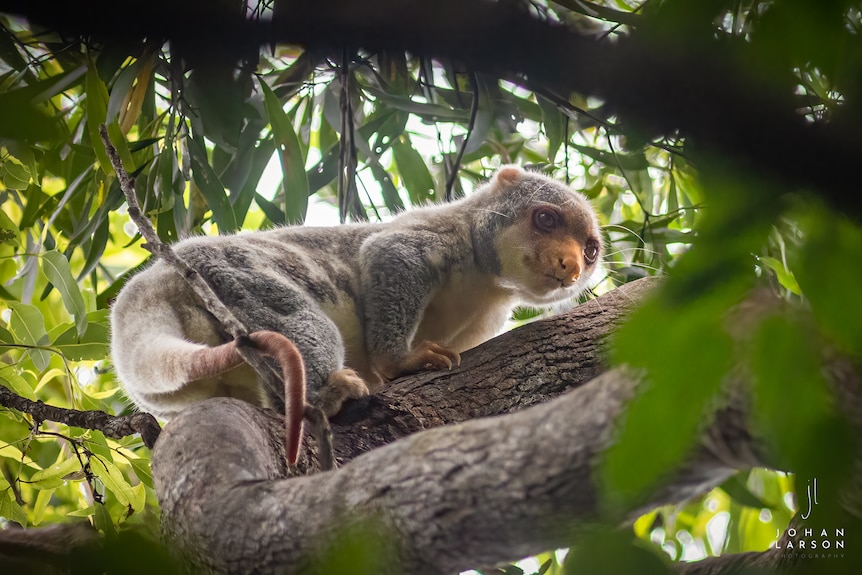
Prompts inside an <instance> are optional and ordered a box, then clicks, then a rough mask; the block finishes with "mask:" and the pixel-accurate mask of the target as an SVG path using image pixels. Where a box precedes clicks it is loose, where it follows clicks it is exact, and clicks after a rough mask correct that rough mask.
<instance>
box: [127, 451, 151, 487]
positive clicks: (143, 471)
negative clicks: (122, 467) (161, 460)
mask: <svg viewBox="0 0 862 575" xmlns="http://www.w3.org/2000/svg"><path fill="white" fill-rule="evenodd" d="M127 459H128V460H129V465H131V466H132V469H134V470H135V475H136V476H137V477H138V479H140V480H141V483H143V484H144V485H146V486H147V487H150V488H152V487H153V472H152V471H151V470H150V460H149V458H147V459H144V458H139V459H135V458H133V457H128V458H127Z"/></svg>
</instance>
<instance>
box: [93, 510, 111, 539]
mask: <svg viewBox="0 0 862 575" xmlns="http://www.w3.org/2000/svg"><path fill="white" fill-rule="evenodd" d="M90 514H91V515H93V525H94V526H95V527H96V529H98V530H99V531H101V532H102V533H104V534H105V538H106V539H108V540H109V541H115V540H116V537H117V529H116V528H115V527H114V520H113V519H111V514H110V513H108V508H107V506H105V505H104V504H101V503H97V504H96V505H95V506H94V509H93V510H92V512H91V513H90Z"/></svg>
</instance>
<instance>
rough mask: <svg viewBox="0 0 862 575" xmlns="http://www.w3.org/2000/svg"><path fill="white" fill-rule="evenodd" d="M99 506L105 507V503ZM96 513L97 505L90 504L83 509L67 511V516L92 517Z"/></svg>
mask: <svg viewBox="0 0 862 575" xmlns="http://www.w3.org/2000/svg"><path fill="white" fill-rule="evenodd" d="M99 507H104V505H100V506H99ZM95 513H96V507H95V506H94V505H90V506H89V507H84V508H83V509H76V510H75V511H70V512H68V513H66V516H67V517H90V516H92V515H94V514H95Z"/></svg>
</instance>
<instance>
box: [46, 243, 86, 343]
mask: <svg viewBox="0 0 862 575" xmlns="http://www.w3.org/2000/svg"><path fill="white" fill-rule="evenodd" d="M42 271H43V272H44V274H45V276H47V278H48V281H50V282H51V283H52V284H54V287H55V288H57V291H59V292H60V295H61V296H62V298H63V305H64V306H66V311H68V312H69V313H70V314H71V315H72V316H74V318H75V326H76V327H77V328H78V337H84V334H85V333H86V332H87V307H86V305H85V304H84V297H83V296H82V295H81V290H80V289H78V284H77V283H76V282H75V278H74V277H72V271H71V269H69V260H67V259H66V257H65V256H64V255H63V254H61V253H60V252H58V251H56V250H51V251H49V252H45V253H44V254H43V255H42Z"/></svg>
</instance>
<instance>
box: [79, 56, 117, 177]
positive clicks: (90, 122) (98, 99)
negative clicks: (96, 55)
mask: <svg viewBox="0 0 862 575" xmlns="http://www.w3.org/2000/svg"><path fill="white" fill-rule="evenodd" d="M84 85H85V89H86V91H87V131H88V132H89V134H90V143H91V145H92V146H93V151H94V152H95V153H96V159H98V161H99V166H101V168H102V171H103V172H105V173H106V174H113V173H114V168H113V167H111V160H110V159H109V158H108V153H107V152H106V151H105V147H104V146H103V145H102V136H101V135H100V134H99V124H102V123H104V122H105V119H106V118H107V115H108V88H106V87H105V83H104V82H102V79H101V78H99V71H98V69H97V68H96V63H95V62H94V61H93V60H92V59H91V58H88V62H87V77H86V80H85V82H84Z"/></svg>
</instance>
